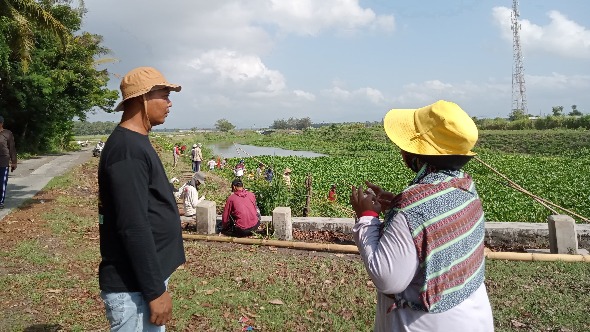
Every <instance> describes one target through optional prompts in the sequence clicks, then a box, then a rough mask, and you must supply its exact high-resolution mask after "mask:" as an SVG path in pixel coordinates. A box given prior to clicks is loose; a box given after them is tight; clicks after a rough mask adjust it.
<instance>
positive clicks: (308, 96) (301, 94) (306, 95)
mask: <svg viewBox="0 0 590 332" xmlns="http://www.w3.org/2000/svg"><path fill="white" fill-rule="evenodd" d="M293 94H294V95H295V96H297V97H299V98H301V99H305V100H309V101H314V100H315V95H314V94H313V93H310V92H306V91H302V90H293Z"/></svg>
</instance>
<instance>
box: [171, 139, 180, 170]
mask: <svg viewBox="0 0 590 332" xmlns="http://www.w3.org/2000/svg"><path fill="white" fill-rule="evenodd" d="M172 157H173V158H174V164H173V165H172V166H173V167H176V165H177V164H178V158H179V157H180V146H179V145H178V144H176V145H174V148H172Z"/></svg>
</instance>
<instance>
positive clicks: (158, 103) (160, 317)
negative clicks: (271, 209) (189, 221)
mask: <svg viewBox="0 0 590 332" xmlns="http://www.w3.org/2000/svg"><path fill="white" fill-rule="evenodd" d="M180 89H181V87H180V86H179V85H175V84H172V83H169V82H168V81H167V80H166V78H165V77H164V76H163V75H162V74H161V73H160V72H159V71H158V70H156V69H154V68H152V67H139V68H135V69H133V70H131V71H130V72H128V73H127V74H126V75H125V76H124V77H123V79H122V81H121V93H122V95H123V101H122V102H121V103H120V104H119V105H118V106H117V107H116V108H115V111H123V114H122V117H121V122H120V123H119V125H118V126H117V127H116V128H115V129H114V130H113V132H112V133H111V135H110V136H109V138H108V140H107V141H106V143H105V147H104V149H103V151H102V154H101V156H100V162H99V166H98V193H99V203H98V213H99V216H98V222H99V232H100V254H101V257H102V260H101V262H100V266H99V271H98V278H99V286H100V290H101V298H102V299H103V302H104V304H105V310H106V316H107V319H108V320H109V322H110V328H111V330H112V331H164V330H165V327H164V325H165V324H166V323H167V322H169V321H170V319H171V318H172V298H171V296H170V293H168V291H167V286H168V279H169V278H170V275H171V274H172V273H173V272H174V271H175V270H176V269H177V268H178V267H179V266H181V265H182V264H184V263H185V261H186V259H185V254H184V246H183V241H182V231H181V228H180V215H179V211H178V207H177V205H176V200H175V198H174V196H173V193H172V191H171V190H170V184H169V183H168V178H167V176H166V172H165V170H164V167H163V165H162V161H161V160H160V158H159V157H158V154H157V153H156V151H155V150H154V148H153V147H152V145H151V143H150V140H149V137H148V134H149V133H150V131H151V129H152V127H153V126H157V125H160V124H163V123H164V121H165V120H166V117H167V116H168V113H169V112H170V107H171V106H172V102H171V101H170V98H169V97H170V92H171V91H175V92H178V91H180Z"/></svg>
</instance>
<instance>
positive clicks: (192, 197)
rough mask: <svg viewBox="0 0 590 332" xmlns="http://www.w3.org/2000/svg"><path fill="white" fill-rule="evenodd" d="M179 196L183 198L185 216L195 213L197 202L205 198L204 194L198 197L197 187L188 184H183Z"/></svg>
mask: <svg viewBox="0 0 590 332" xmlns="http://www.w3.org/2000/svg"><path fill="white" fill-rule="evenodd" d="M180 197H181V198H182V199H183V203H184V215H185V216H194V215H195V214H196V213H197V204H199V203H201V202H202V201H203V200H204V199H205V196H202V197H201V198H199V193H198V192H197V188H195V187H193V186H190V185H186V186H184V188H183V190H182V194H181V195H180Z"/></svg>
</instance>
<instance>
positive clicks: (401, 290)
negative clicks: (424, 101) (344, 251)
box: [350, 100, 494, 332]
mask: <svg viewBox="0 0 590 332" xmlns="http://www.w3.org/2000/svg"><path fill="white" fill-rule="evenodd" d="M383 124H384V129H385V133H386V134H387V136H388V137H389V139H391V141H392V142H393V143H394V144H395V145H397V146H398V147H399V148H400V150H401V155H402V159H403V160H404V162H405V164H406V166H407V167H408V168H410V169H411V170H412V171H414V172H415V173H416V176H415V177H414V180H412V182H411V183H410V185H409V186H408V187H407V188H406V189H404V190H403V191H402V192H401V193H399V194H397V195H394V194H392V193H391V192H387V191H385V190H383V189H382V188H381V187H379V186H377V185H374V184H372V183H370V182H368V181H367V182H366V185H367V187H369V189H370V190H366V191H363V188H362V186H359V187H358V188H355V187H352V192H351V197H350V202H351V204H352V206H353V208H354V210H355V212H356V214H357V217H358V220H357V221H358V222H357V224H356V225H355V226H354V227H353V237H354V240H355V243H356V244H357V247H358V249H359V254H360V256H361V258H362V259H363V262H364V264H365V268H366V270H367V272H368V274H369V275H370V277H371V279H372V281H373V283H374V284H375V287H376V289H377V308H376V316H375V325H374V327H373V331H375V332H382V331H383V332H385V331H411V332H426V331H429V332H432V331H441V332H443V331H444V332H446V331H460V330H466V331H481V332H492V331H493V330H494V323H493V317H492V309H491V306H490V302H489V299H488V295H487V291H486V287H485V284H484V282H483V281H484V272H485V261H484V234H485V227H484V222H485V217H484V213H483V208H482V204H481V201H480V199H479V195H478V194H477V190H476V189H475V183H474V182H473V180H472V178H471V177H470V176H469V175H468V174H467V173H465V172H464V171H462V170H461V168H462V167H463V166H464V165H465V164H466V163H467V162H469V160H470V159H471V158H472V157H473V156H474V155H475V153H474V152H473V151H472V149H473V147H474V146H475V143H476V141H477V136H478V132H477V127H476V126H475V123H474V122H473V120H472V119H471V117H469V115H468V114H467V113H465V112H464V111H463V110H462V109H461V108H460V107H459V106H458V105H457V104H455V103H452V102H448V101H444V100H440V101H437V102H435V103H434V104H431V105H428V106H425V107H422V108H418V109H393V110H391V111H389V112H388V113H387V115H386V116H385V119H384V120H383ZM381 213H384V215H383V222H381V221H380V219H379V216H380V214H381Z"/></svg>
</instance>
